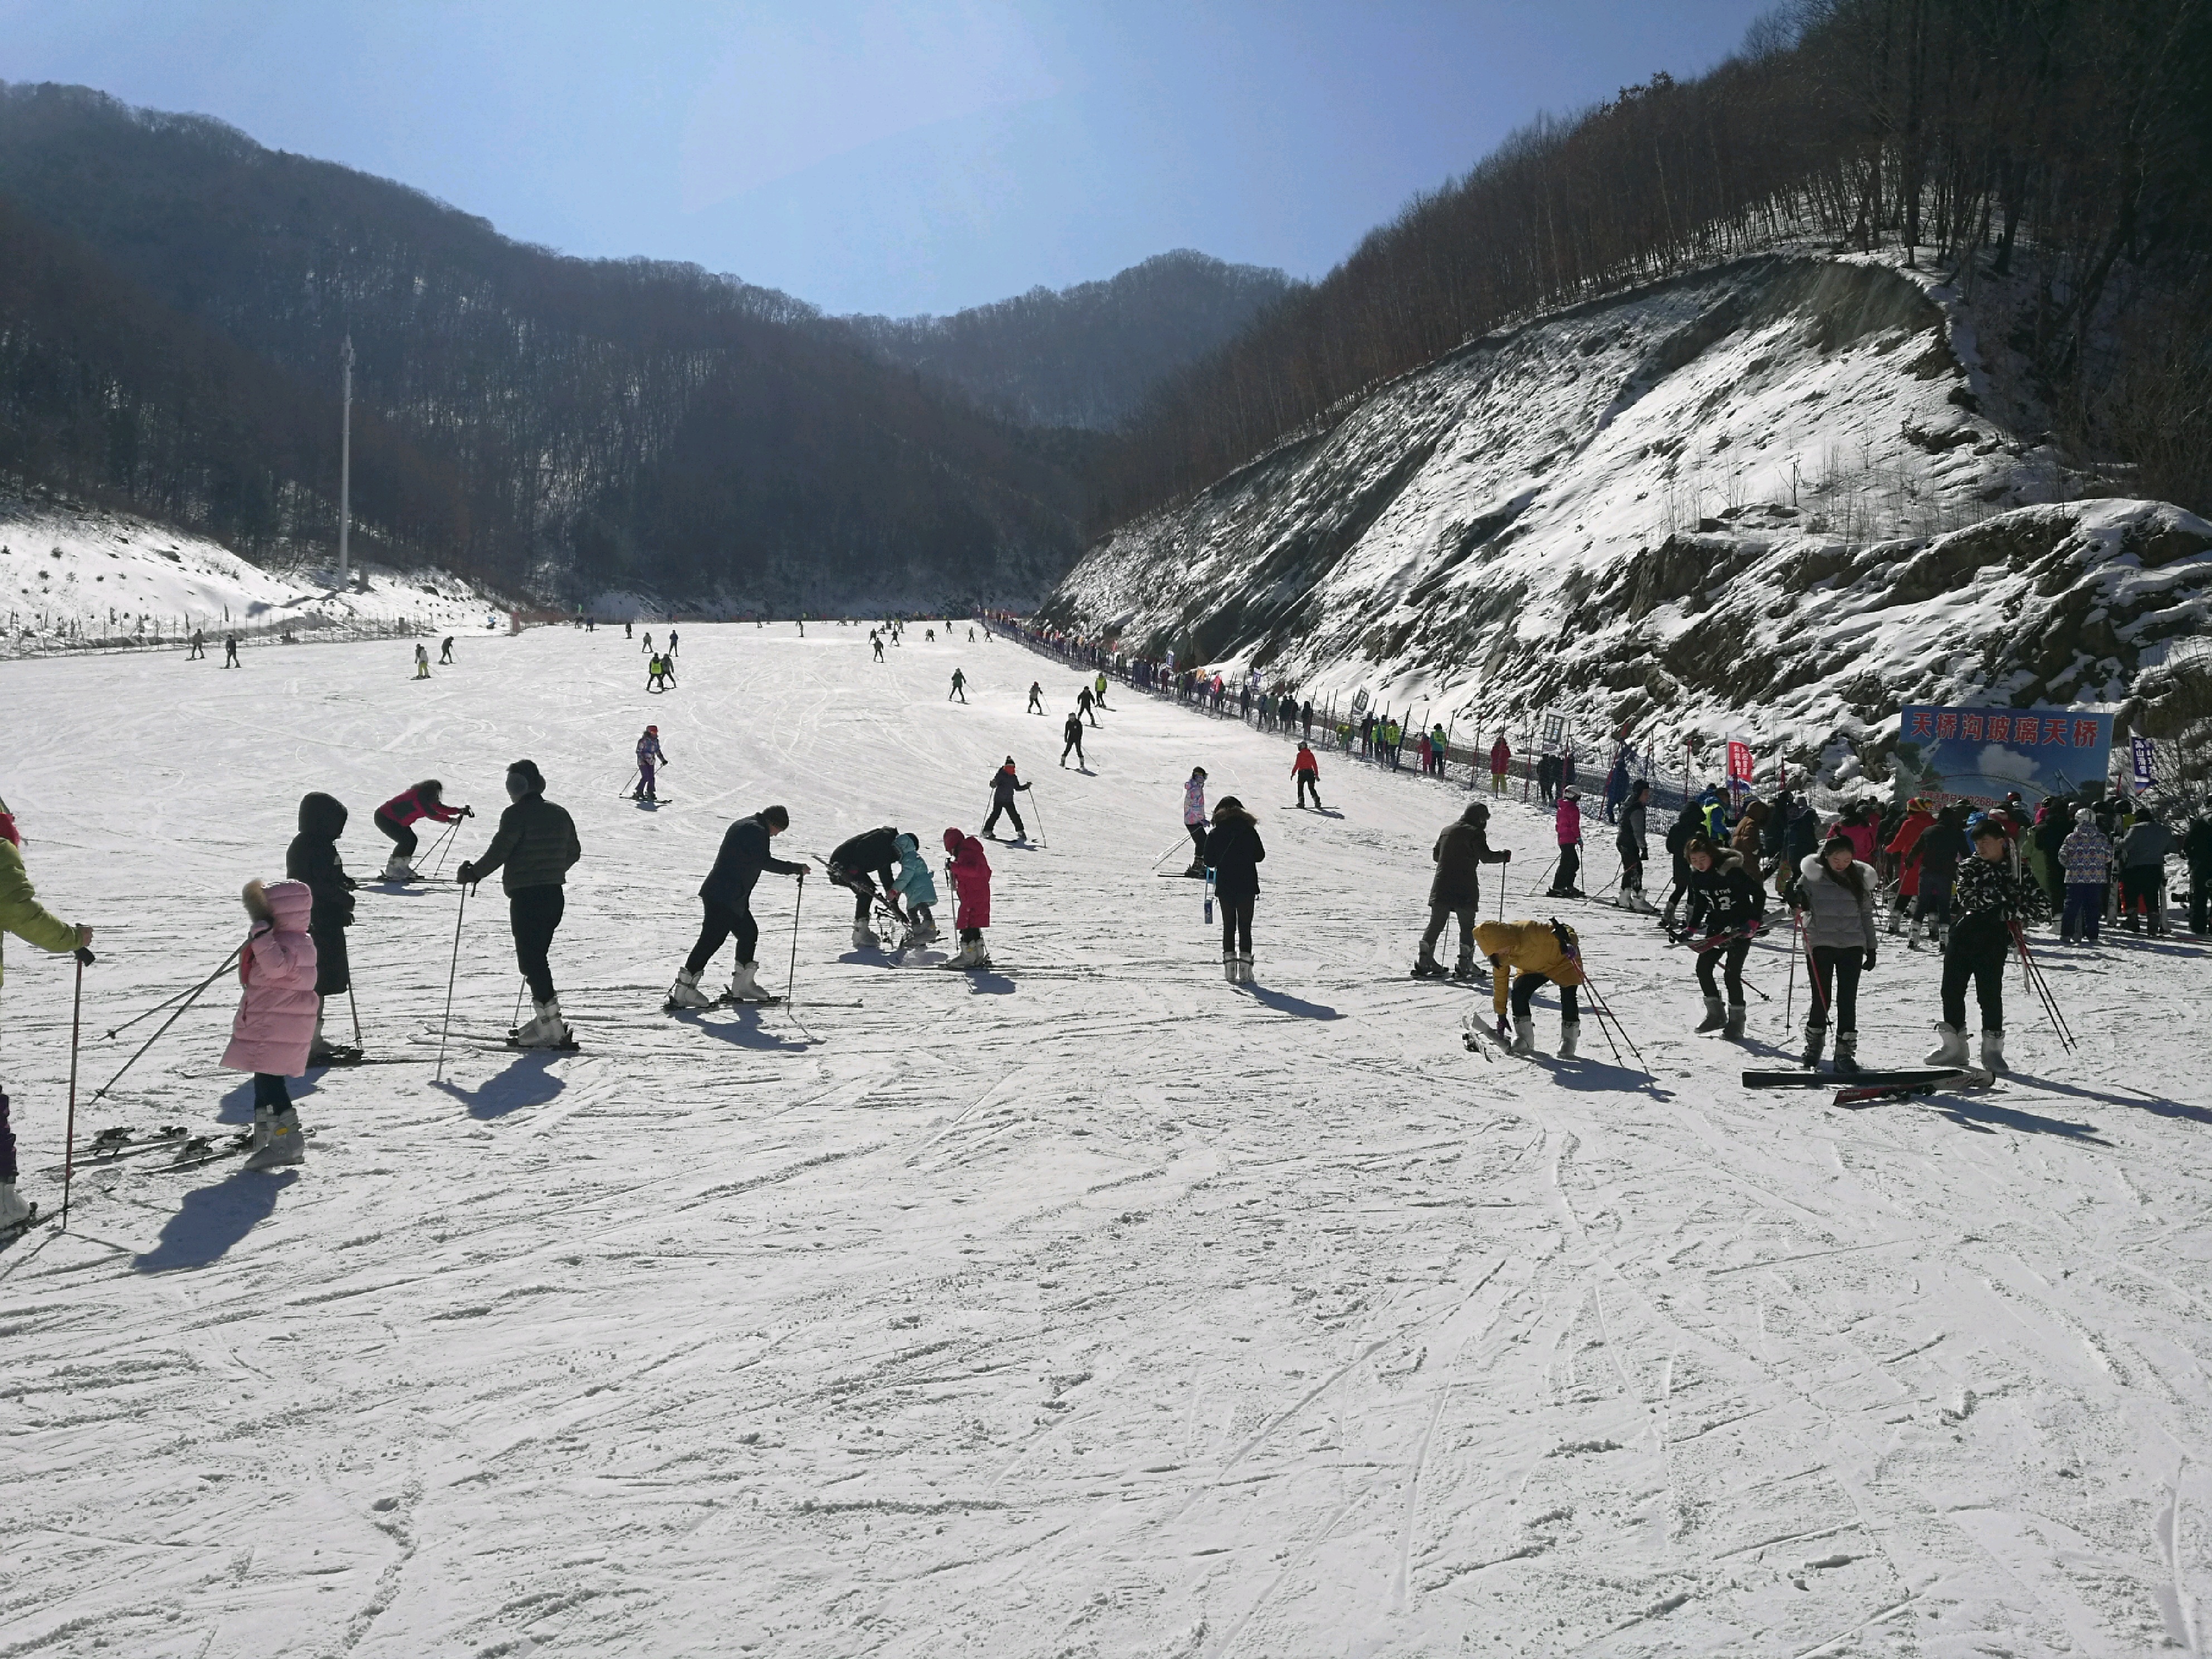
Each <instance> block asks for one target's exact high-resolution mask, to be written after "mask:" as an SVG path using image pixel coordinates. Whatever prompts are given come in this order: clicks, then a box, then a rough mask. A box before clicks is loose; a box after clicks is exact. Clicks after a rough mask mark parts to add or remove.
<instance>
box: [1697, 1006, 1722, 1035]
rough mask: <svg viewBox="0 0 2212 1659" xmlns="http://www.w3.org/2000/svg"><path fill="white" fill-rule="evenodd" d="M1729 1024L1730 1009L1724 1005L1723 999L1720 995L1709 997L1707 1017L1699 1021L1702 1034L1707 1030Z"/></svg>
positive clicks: (1715, 1029)
mask: <svg viewBox="0 0 2212 1659" xmlns="http://www.w3.org/2000/svg"><path fill="white" fill-rule="evenodd" d="M1726 1024H1728V1010H1727V1009H1726V1008H1725V1007H1723V1006H1722V1004H1721V1000H1720V999H1719V998H1718V997H1707V998H1706V999H1705V1018H1704V1019H1702V1020H1700V1021H1699V1023H1698V1030H1699V1033H1700V1034H1701V1035H1702V1034H1703V1033H1705V1032H1706V1031H1717V1030H1720V1029H1721V1028H1722V1027H1723V1026H1724V1025H1726Z"/></svg>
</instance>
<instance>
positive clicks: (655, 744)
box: [600, 726, 668, 800]
mask: <svg viewBox="0 0 2212 1659" xmlns="http://www.w3.org/2000/svg"><path fill="white" fill-rule="evenodd" d="M667 764H668V756H667V754H666V753H665V751H664V750H662V748H661V746H660V728H659V726H647V727H646V728H645V735H644V736H643V737H641V738H639V739H638V740H637V787H636V788H635V789H634V790H633V791H631V792H630V799H632V800H659V799H660V797H659V795H657V794H655V793H653V769H654V768H655V767H657V766H665V765H667ZM600 787H601V788H605V787H606V786H605V785H604V784H602V785H600Z"/></svg>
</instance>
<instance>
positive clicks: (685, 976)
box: [668, 968, 714, 1008]
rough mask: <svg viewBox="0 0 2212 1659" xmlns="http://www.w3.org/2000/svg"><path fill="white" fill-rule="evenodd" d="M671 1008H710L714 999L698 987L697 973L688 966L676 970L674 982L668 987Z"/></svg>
mask: <svg viewBox="0 0 2212 1659" xmlns="http://www.w3.org/2000/svg"><path fill="white" fill-rule="evenodd" d="M668 1006H670V1007H671V1008H711V1007H713V1006H714V998H712V997H710V996H708V994H706V993H705V992H704V991H702V990H701V989H700V988H699V975H696V974H695V973H693V972H692V971H691V970H690V969H689V968H682V969H678V970H677V974H676V983H675V984H673V985H671V986H670V987H668Z"/></svg>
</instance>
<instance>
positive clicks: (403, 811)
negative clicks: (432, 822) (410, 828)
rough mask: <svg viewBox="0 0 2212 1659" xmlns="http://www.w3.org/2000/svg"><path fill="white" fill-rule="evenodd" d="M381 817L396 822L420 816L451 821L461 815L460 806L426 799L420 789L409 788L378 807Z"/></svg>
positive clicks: (412, 821) (405, 822)
mask: <svg viewBox="0 0 2212 1659" xmlns="http://www.w3.org/2000/svg"><path fill="white" fill-rule="evenodd" d="M376 810H377V812H378V814H379V815H380V817H387V818H390V819H391V820H392V822H393V823H399V824H408V823H415V822H416V820H417V819H419V818H426V817H428V818H435V819H437V821H438V822H439V823H452V822H453V820H454V819H455V818H457V817H460V815H461V814H460V809H459V807H453V806H448V805H446V804H445V803H444V802H443V801H436V800H424V799H422V793H421V791H420V790H419V789H409V790H406V791H404V793H400V794H397V795H394V796H393V797H392V799H390V800H388V801H386V802H385V803H384V805H381V806H380V807H378V808H377V809H376Z"/></svg>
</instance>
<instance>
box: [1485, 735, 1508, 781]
mask: <svg viewBox="0 0 2212 1659" xmlns="http://www.w3.org/2000/svg"><path fill="white" fill-rule="evenodd" d="M1512 758H1513V751H1512V750H1510V749H1508V748H1507V747H1506V746H1505V739H1504V738H1498V741H1497V742H1496V743H1493V744H1491V745H1490V773H1491V775H1492V777H1499V778H1502V777H1504V775H1505V768H1506V764H1507V763H1509V762H1510V761H1511V760H1512Z"/></svg>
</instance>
